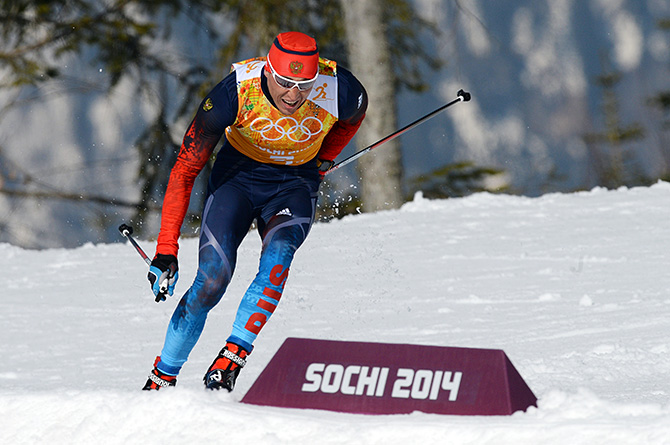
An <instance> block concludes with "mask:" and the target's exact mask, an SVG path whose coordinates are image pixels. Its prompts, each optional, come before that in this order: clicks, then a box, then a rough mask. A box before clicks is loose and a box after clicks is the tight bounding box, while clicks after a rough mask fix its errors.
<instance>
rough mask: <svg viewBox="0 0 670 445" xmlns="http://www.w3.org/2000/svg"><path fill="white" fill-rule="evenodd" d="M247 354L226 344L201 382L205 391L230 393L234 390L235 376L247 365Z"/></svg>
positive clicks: (234, 345)
mask: <svg viewBox="0 0 670 445" xmlns="http://www.w3.org/2000/svg"><path fill="white" fill-rule="evenodd" d="M247 355H249V353H248V352H247V351H246V350H244V349H242V348H241V347H239V346H237V345H236V344H234V343H230V342H228V343H226V346H224V347H223V349H222V350H221V352H219V355H217V356H216V358H215V359H214V362H213V363H212V364H211V366H210V367H209V369H208V370H207V374H205V377H203V379H202V380H203V382H204V383H205V387H206V388H207V389H221V388H225V389H227V390H228V392H231V391H232V390H233V388H235V381H236V380H237V376H238V374H239V373H240V371H241V370H242V368H243V367H244V365H246V364H247V361H246V360H245V358H246V357H247Z"/></svg>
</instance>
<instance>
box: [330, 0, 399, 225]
mask: <svg viewBox="0 0 670 445" xmlns="http://www.w3.org/2000/svg"><path fill="white" fill-rule="evenodd" d="M340 1H341V4H342V9H343V11H344V19H345V20H344V23H345V29H346V34H347V47H348V52H349V61H350V63H351V67H350V68H351V70H352V71H353V73H354V75H355V76H356V77H357V78H358V79H359V80H360V81H361V83H362V84H363V86H364V87H365V89H366V90H367V92H368V99H369V106H368V111H367V116H366V118H365V121H364V122H363V125H362V126H361V128H360V129H359V131H358V133H357V137H356V140H357V143H358V146H359V149H362V148H364V147H366V146H368V145H370V144H372V143H374V142H376V141H378V140H379V139H381V138H383V137H385V136H387V135H389V134H391V133H393V132H394V131H395V130H396V129H397V128H396V121H397V119H396V110H395V89H394V85H393V83H394V82H393V70H392V67H391V57H390V52H389V47H388V40H387V38H386V32H385V30H386V28H385V25H384V23H382V9H381V8H382V5H383V2H379V1H377V0H340ZM358 170H359V174H360V177H361V200H362V209H363V211H366V212H374V211H376V210H382V209H389V208H397V207H400V205H401V204H402V203H403V201H404V200H403V192H402V162H401V157H400V148H399V143H398V141H397V140H393V141H390V142H387V143H385V144H384V145H383V146H380V147H379V148H376V149H375V150H373V151H372V152H370V153H368V154H366V155H364V156H362V157H361V158H360V159H359V160H358Z"/></svg>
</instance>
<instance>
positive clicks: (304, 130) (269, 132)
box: [249, 116, 323, 142]
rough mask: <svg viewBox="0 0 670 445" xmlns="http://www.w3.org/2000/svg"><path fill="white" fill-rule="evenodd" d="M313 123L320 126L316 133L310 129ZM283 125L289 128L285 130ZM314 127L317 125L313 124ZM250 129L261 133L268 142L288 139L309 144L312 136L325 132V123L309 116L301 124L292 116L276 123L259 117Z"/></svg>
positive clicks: (284, 117) (280, 119) (281, 118)
mask: <svg viewBox="0 0 670 445" xmlns="http://www.w3.org/2000/svg"><path fill="white" fill-rule="evenodd" d="M312 121H314V123H315V124H317V125H318V129H317V130H316V131H312V129H311V128H310V127H309V124H310V122H312ZM282 124H284V125H286V124H288V128H284V125H282ZM312 127H315V125H314V124H312ZM249 128H250V129H251V131H253V132H256V133H260V134H261V136H262V137H263V139H265V140H266V141H278V140H280V139H282V138H285V137H286V138H289V139H290V140H291V141H293V142H307V141H308V140H309V139H310V138H311V137H312V136H316V135H317V134H319V133H321V131H323V122H321V121H320V120H319V119H317V118H315V117H312V116H307V117H306V118H304V119H303V120H302V122H300V123H298V121H297V120H296V119H295V118H293V117H290V116H282V117H280V118H279V119H278V120H277V121H275V122H273V121H272V119H270V118H268V117H257V118H256V119H254V120H253V122H251V125H250V126H249Z"/></svg>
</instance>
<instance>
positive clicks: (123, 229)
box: [119, 224, 168, 302]
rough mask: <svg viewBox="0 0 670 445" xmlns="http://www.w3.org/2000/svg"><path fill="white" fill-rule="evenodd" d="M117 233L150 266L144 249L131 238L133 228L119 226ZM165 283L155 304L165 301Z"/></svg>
mask: <svg viewBox="0 0 670 445" xmlns="http://www.w3.org/2000/svg"><path fill="white" fill-rule="evenodd" d="M119 232H121V235H123V236H125V237H126V238H128V241H130V244H132V245H133V247H134V248H135V250H136V251H137V253H139V254H140V256H141V257H142V259H143V260H144V262H145V263H147V266H151V259H150V258H149V256H148V255H147V254H146V253H145V252H144V249H142V247H140V245H139V244H137V241H135V238H133V236H132V235H133V228H132V227H131V226H129V225H127V224H121V225H120V226H119ZM167 281H168V280H167V279H166V280H164V281H163V283H161V290H160V292H159V293H158V295H156V302H159V301H163V300H165V294H166V293H167V289H168V284H167Z"/></svg>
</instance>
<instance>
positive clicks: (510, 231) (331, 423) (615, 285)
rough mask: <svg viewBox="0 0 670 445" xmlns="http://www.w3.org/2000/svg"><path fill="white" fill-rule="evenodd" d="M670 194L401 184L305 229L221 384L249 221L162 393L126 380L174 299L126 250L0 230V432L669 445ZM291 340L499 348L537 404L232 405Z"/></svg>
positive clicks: (145, 357) (65, 437)
mask: <svg viewBox="0 0 670 445" xmlns="http://www.w3.org/2000/svg"><path fill="white" fill-rule="evenodd" d="M669 204H670V184H669V183H663V182H659V183H658V184H656V185H654V186H652V187H648V188H633V189H619V190H616V191H607V190H604V189H594V190H592V191H589V192H582V193H574V194H551V195H545V196H541V197H539V198H526V197H515V196H499V195H490V194H477V195H473V196H470V197H467V198H461V199H449V200H439V201H432V200H426V199H423V198H422V197H421V195H420V194H417V196H416V197H415V199H414V201H413V202H410V203H408V204H406V205H404V206H403V207H402V208H401V209H400V210H394V211H384V212H379V213H376V214H364V215H357V216H350V217H346V218H344V219H342V220H339V221H332V222H330V223H322V224H317V225H316V226H315V227H314V229H313V231H312V234H311V235H310V237H309V238H308V240H307V242H306V243H305V245H304V246H303V247H302V248H301V249H300V251H299V252H298V255H297V257H296V259H295V261H294V263H293V267H292V270H291V276H290V278H289V281H288V285H287V287H286V291H285V293H284V296H283V298H282V303H281V304H280V306H279V308H278V310H277V311H276V312H275V315H274V317H273V318H272V319H271V321H270V322H269V323H268V324H267V325H266V326H265V328H264V330H263V332H262V333H261V337H260V338H259V340H258V341H257V342H256V349H255V351H254V353H253V354H252V356H251V357H250V361H249V364H248V366H247V367H246V368H245V369H244V371H243V372H242V374H241V375H240V378H239V380H238V386H237V388H236V390H235V392H234V393H232V394H227V393H222V392H218V393H212V392H208V391H205V390H204V389H203V387H202V383H201V379H202V375H203V374H204V372H205V370H206V368H207V367H208V366H209V364H210V362H211V360H212V359H213V357H214V356H215V355H216V353H217V351H218V350H219V349H220V347H221V346H222V343H223V341H224V339H225V338H226V337H227V336H228V334H229V329H230V325H231V323H232V320H233V317H234V314H235V309H236V307H237V304H238V302H239V298H240V295H241V294H242V293H243V292H244V290H245V288H246V285H247V284H248V282H249V281H250V280H251V278H252V277H253V275H254V274H255V272H256V263H257V258H258V252H259V248H260V242H259V239H258V236H257V235H256V234H255V233H254V234H250V236H248V237H247V238H246V240H245V242H244V243H243V245H242V247H241V251H240V259H239V264H238V268H237V271H236V275H235V277H234V279H233V282H232V283H231V285H230V287H229V289H228V292H227V294H226V296H225V298H224V300H223V301H222V302H221V304H220V305H219V306H218V307H217V308H215V309H214V310H213V311H212V313H211V314H210V317H209V320H208V323H207V326H206V327H205V332H204V333H203V336H202V338H201V340H200V342H199V343H198V345H197V346H196V348H195V350H194V351H193V353H192V354H191V358H190V360H189V362H188V363H187V364H186V365H185V366H184V368H183V370H182V374H181V375H180V377H179V384H178V386H177V388H175V389H174V390H172V391H161V392H159V393H146V392H143V391H140V390H139V389H140V388H141V386H142V385H143V384H144V381H145V379H146V375H147V374H148V372H149V370H150V368H151V365H152V363H153V359H154V357H155V356H156V355H157V354H158V353H159V352H160V348H161V345H162V342H163V336H164V332H165V327H166V324H167V321H168V318H169V317H170V315H171V313H172V310H173V308H174V306H175V304H176V303H177V301H178V299H177V298H172V299H170V300H169V301H168V302H167V303H161V304H156V303H154V301H153V296H152V295H151V294H150V291H149V286H148V283H147V281H146V278H145V275H146V266H145V265H144V263H143V262H142V260H141V258H140V257H139V256H138V255H137V254H136V252H135V251H134V250H133V249H132V247H130V246H129V245H125V244H122V243H117V244H106V245H91V244H89V245H85V246H83V247H81V248H77V249H73V250H66V249H52V250H43V251H32V250H24V249H21V248H18V247H15V246H11V245H7V244H2V245H0V270H2V284H3V292H2V297H1V298H0V357H2V361H1V362H0V443H2V444H22V443H28V444H37V443H48V444H60V443H62V444H90V443H104V444H121V443H141V444H161V445H163V444H176V443H180V444H181V443H205V441H207V442H206V443H229V444H247V443H253V444H382V443H383V444H385V445H388V444H411V443H422V444H430V443H449V444H458V443H475V444H494V443H495V444H500V443H514V444H540V443H541V444H564V443H570V444H581V443H584V444H633V443H635V444H643V443H644V444H664V443H670V403H669V400H670V358H669V357H670V356H669V353H670V339H669V337H668V333H669V332H670V316H669V315H670V267H669V266H670V205H669ZM119 223H121V221H119ZM140 241H141V244H142V245H143V246H144V248H145V249H146V250H148V251H151V252H153V250H152V249H153V247H154V246H153V244H152V243H151V242H149V241H146V240H140ZM196 253H197V240H195V239H188V240H184V241H183V242H182V249H181V252H180V261H181V281H180V282H179V284H178V286H177V290H178V292H179V293H183V292H184V291H185V289H186V288H187V287H188V285H189V284H190V283H189V281H190V280H191V279H192V277H193V276H194V272H195V263H196ZM287 337H311V338H322V339H336V340H357V341H373V342H389V343H415V344H426V345H437V346H459V347H475V348H493V349H503V350H504V351H505V352H506V353H507V355H508V357H509V358H510V360H511V361H512V363H514V365H515V367H516V368H517V369H518V371H519V372H520V374H521V375H522V376H523V377H524V379H525V380H526V382H527V383H528V385H529V386H530V388H531V389H532V390H533V391H534V393H535V394H536V396H537V397H538V408H530V409H529V410H528V411H527V412H525V413H523V412H518V413H515V414H514V415H512V416H492V417H485V416H471V417H470V416H442V415H435V414H425V413H419V412H416V413H413V414H410V415H395V416H364V415H352V414H344V413H333V412H330V411H320V410H297V409H281V408H273V407H260V406H254V405H246V404H243V403H238V402H239V400H240V399H241V398H242V396H243V395H244V394H245V392H246V391H247V390H248V389H249V387H250V386H251V385H252V383H253V382H254V380H255V378H256V377H257V376H258V375H259V373H260V372H261V371H262V370H263V368H264V366H265V365H266V364H267V363H268V361H269V360H270V359H271V357H272V356H273V354H274V353H275V352H276V350H277V349H278V348H279V346H280V345H281V343H282V342H283V341H284V339H285V338H287Z"/></svg>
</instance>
